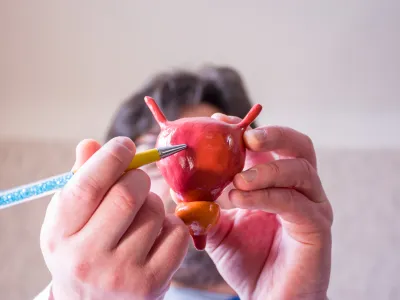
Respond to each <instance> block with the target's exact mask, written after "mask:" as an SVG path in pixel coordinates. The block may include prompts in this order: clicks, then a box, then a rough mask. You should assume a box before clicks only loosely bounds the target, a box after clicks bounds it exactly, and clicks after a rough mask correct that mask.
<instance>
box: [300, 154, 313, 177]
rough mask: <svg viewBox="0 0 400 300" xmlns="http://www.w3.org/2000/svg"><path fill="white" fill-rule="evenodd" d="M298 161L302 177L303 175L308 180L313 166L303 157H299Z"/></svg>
mask: <svg viewBox="0 0 400 300" xmlns="http://www.w3.org/2000/svg"><path fill="white" fill-rule="evenodd" d="M299 162H300V164H301V168H302V173H303V177H305V178H307V179H308V180H309V179H310V178H311V177H312V174H313V168H312V166H311V164H310V163H309V162H308V160H306V159H304V158H300V159H299Z"/></svg>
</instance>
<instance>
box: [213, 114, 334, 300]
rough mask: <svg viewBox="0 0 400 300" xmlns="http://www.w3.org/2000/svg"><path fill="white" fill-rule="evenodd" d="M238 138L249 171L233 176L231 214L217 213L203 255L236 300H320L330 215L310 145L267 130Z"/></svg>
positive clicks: (283, 131)
mask: <svg viewBox="0 0 400 300" xmlns="http://www.w3.org/2000/svg"><path fill="white" fill-rule="evenodd" d="M214 117H216V118H219V119H222V120H225V121H228V122H233V123H236V122H238V121H239V119H237V118H234V117H233V118H232V117H231V118H227V117H226V116H221V115H219V116H214ZM244 139H245V142H246V145H247V147H248V149H250V150H251V151H250V152H249V153H248V156H247V159H246V165H247V167H252V168H251V172H243V173H241V174H238V175H237V176H235V178H234V186H233V188H232V189H231V190H230V191H229V198H230V201H231V202H232V204H233V205H235V206H236V207H237V208H236V209H230V210H223V211H222V212H221V213H222V215H221V218H220V223H219V224H218V226H217V228H215V230H214V232H212V233H210V234H209V236H208V240H207V248H206V251H207V252H208V253H209V254H210V256H211V258H212V259H213V260H214V262H215V263H216V265H217V268H218V270H219V271H220V273H221V274H222V275H223V276H224V278H225V280H226V281H227V283H228V284H229V285H230V286H232V287H233V288H234V289H235V291H236V292H237V293H238V294H239V296H240V297H241V298H243V299H283V300H285V299H327V289H328V285H329V280H330V266H331V225H332V222H333V212H332V208H331V205H330V203H329V201H328V199H327V196H326V194H325V192H324V190H323V187H322V185H321V181H320V179H319V177H318V174H317V171H316V157H315V151H314V148H313V146H312V142H311V140H310V139H309V138H308V137H307V136H305V135H303V134H301V133H299V132H297V131H295V130H293V129H290V128H283V127H274V126H265V127H261V128H258V129H256V130H248V131H247V132H246V134H245V136H244ZM246 174H247V175H248V177H247V180H246V179H245V178H246V177H245V175H246Z"/></svg>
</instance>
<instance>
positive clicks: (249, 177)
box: [240, 170, 257, 182]
mask: <svg viewBox="0 0 400 300" xmlns="http://www.w3.org/2000/svg"><path fill="white" fill-rule="evenodd" d="M240 175H241V176H242V178H243V179H244V181H246V182H252V181H253V180H254V179H255V178H256V177H257V171H256V170H247V171H244V172H242V173H240Z"/></svg>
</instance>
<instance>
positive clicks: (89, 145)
mask: <svg viewBox="0 0 400 300" xmlns="http://www.w3.org/2000/svg"><path fill="white" fill-rule="evenodd" d="M100 148H101V145H100V144H99V143H98V142H97V141H95V140H91V139H86V140H83V141H81V142H80V143H79V144H78V146H76V158H75V163H74V166H73V167H72V171H73V172H75V171H77V170H78V169H79V168H80V167H82V165H83V164H84V163H85V162H86V161H87V160H88V159H89V158H90V157H92V155H93V154H95V153H96V152H97V151H98V150H99V149H100Z"/></svg>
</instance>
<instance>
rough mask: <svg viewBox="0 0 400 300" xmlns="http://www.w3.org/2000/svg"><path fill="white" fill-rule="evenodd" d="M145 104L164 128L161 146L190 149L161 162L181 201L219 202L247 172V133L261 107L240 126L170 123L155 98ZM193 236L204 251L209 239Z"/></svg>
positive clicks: (189, 120)
mask: <svg viewBox="0 0 400 300" xmlns="http://www.w3.org/2000/svg"><path fill="white" fill-rule="evenodd" d="M145 101H146V103H147V105H148V107H149V109H150V110H151V112H152V113H153V115H154V118H155V119H156V120H157V122H158V123H159V125H160V128H161V132H160V134H159V136H158V139H157V147H158V146H170V145H177V144H186V145H187V149H186V150H184V151H181V152H179V153H176V154H174V155H172V156H169V157H167V158H164V159H162V160H160V161H158V162H157V166H158V168H159V169H160V171H161V173H162V175H163V177H164V178H165V180H166V181H167V183H168V184H169V185H170V187H171V188H172V189H173V190H174V192H175V193H176V196H177V198H178V201H179V202H193V201H215V200H217V198H218V197H219V196H220V195H221V193H222V191H223V190H224V188H225V187H227V186H228V185H229V183H231V182H232V180H233V177H234V176H235V175H236V174H237V173H239V172H241V171H242V170H243V167H244V163H245V156H246V148H245V145H244V141H243V133H244V131H245V130H246V128H247V127H248V126H249V125H250V124H251V123H252V122H253V121H254V119H255V118H256V117H257V116H258V115H259V113H260V112H261V109H262V107H261V105H259V104H257V105H255V106H253V108H252V109H251V110H250V112H249V113H248V114H247V116H246V117H245V118H244V119H243V120H242V122H240V123H239V124H228V123H225V122H222V121H219V120H215V119H213V118H210V117H198V118H182V119H178V120H175V121H169V120H167V119H166V118H165V116H164V114H163V113H162V112H161V111H160V109H159V107H158V106H157V104H156V102H155V101H154V99H152V98H150V97H146V98H145ZM181 209H182V208H181ZM218 211H219V207H218ZM204 213H207V212H204V211H202V210H201V212H199V213H198V214H199V215H198V216H197V218H198V220H202V219H204V217H203V216H201V215H200V214H204ZM211 219H212V218H211ZM194 220H196V216H195V217H194ZM212 225H213V224H212ZM202 226H208V225H206V224H203V225H202ZM207 228H209V226H208V227H207ZM207 231H208V229H207ZM191 234H192V236H193V237H194V238H195V237H196V239H194V242H195V245H197V246H196V247H198V246H199V247H200V248H203V249H204V247H205V238H206V236H204V237H202V238H201V237H200V236H203V233H202V234H200V233H198V234H196V233H194V232H193V231H191ZM205 234H206V233H205ZM203 244H204V245H203Z"/></svg>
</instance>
